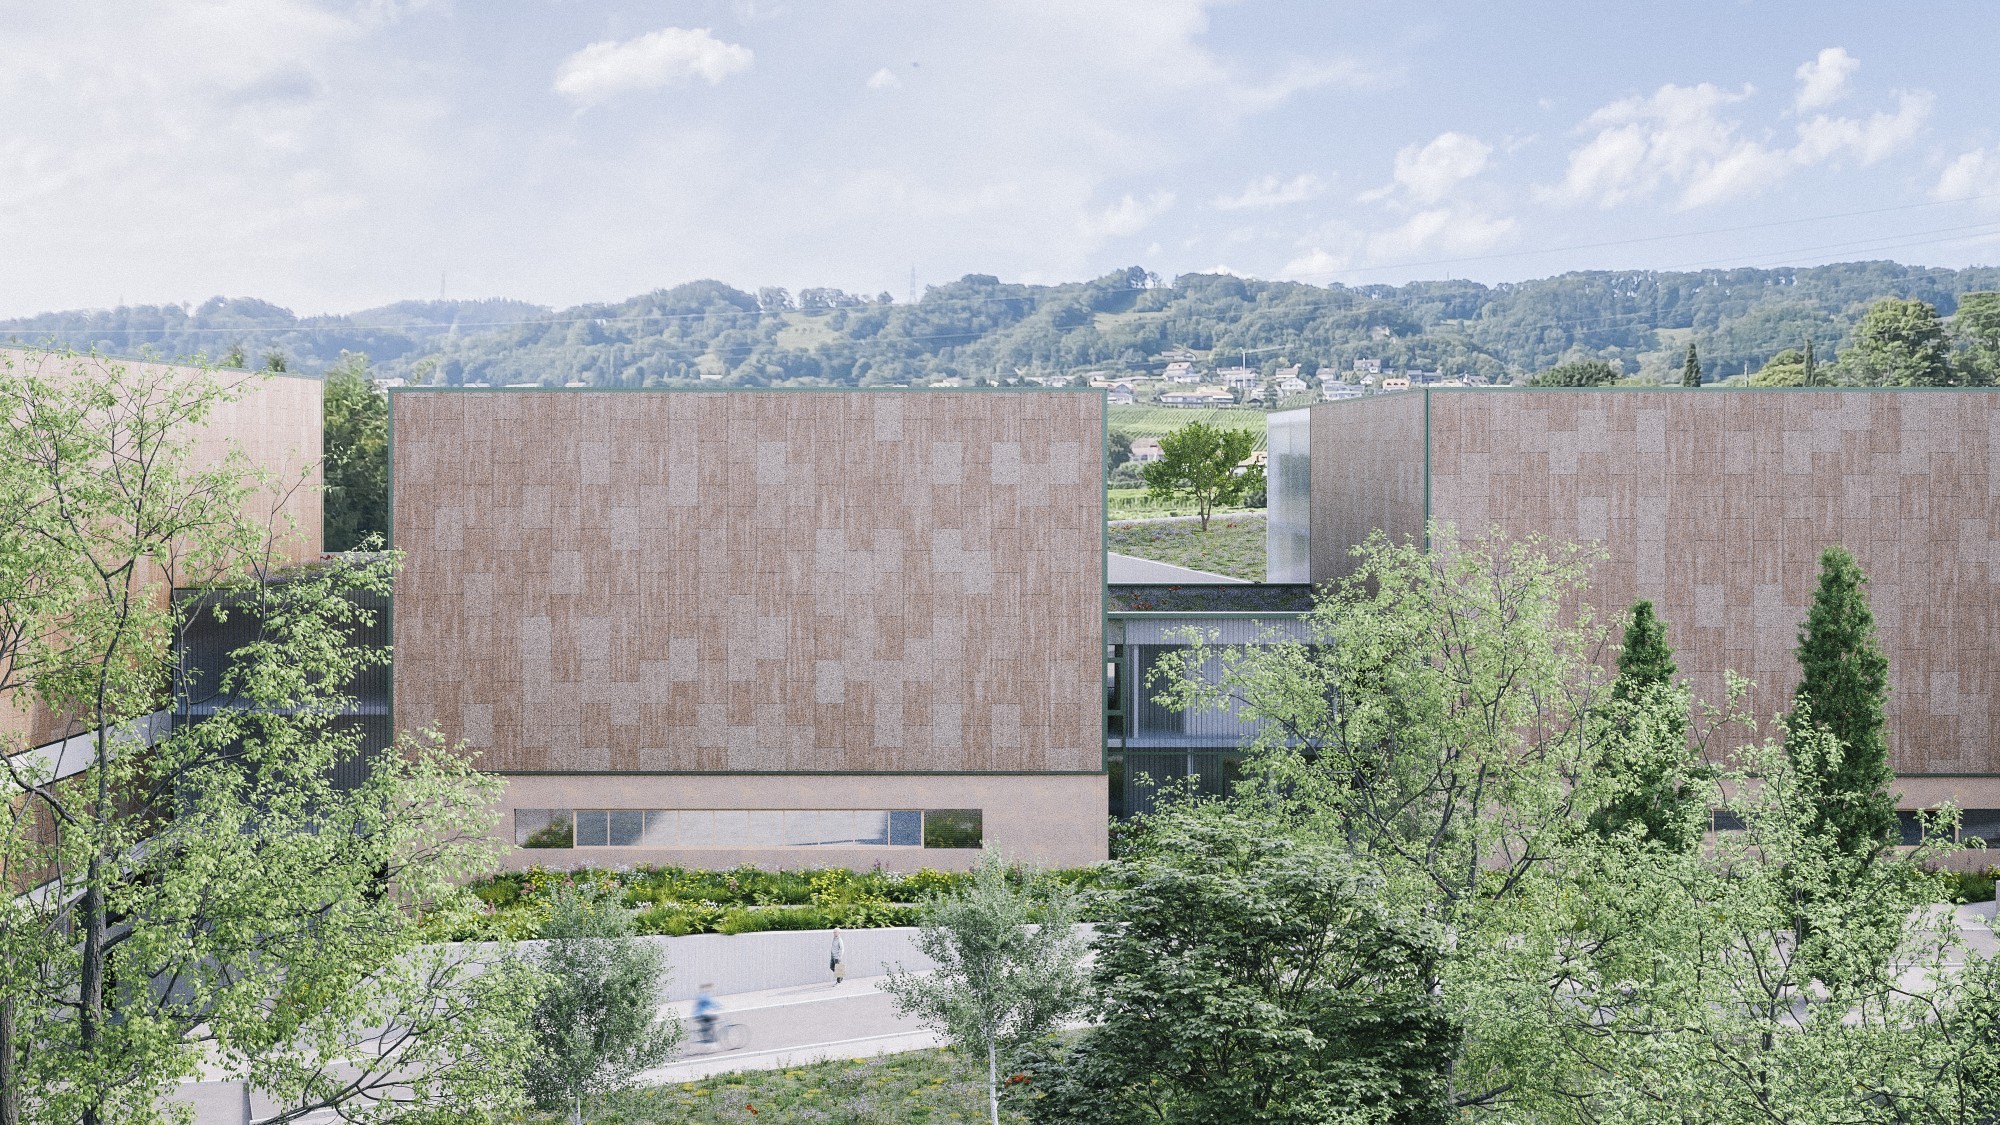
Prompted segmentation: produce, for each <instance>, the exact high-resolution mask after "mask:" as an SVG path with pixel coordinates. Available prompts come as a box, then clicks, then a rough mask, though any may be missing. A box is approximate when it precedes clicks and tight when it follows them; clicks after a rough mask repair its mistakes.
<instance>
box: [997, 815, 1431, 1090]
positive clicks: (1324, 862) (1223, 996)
mask: <svg viewBox="0 0 2000 1125" xmlns="http://www.w3.org/2000/svg"><path fill="white" fill-rule="evenodd" d="M1147 828H1148V832H1147V836H1146V838H1145V841H1144V842H1143V844H1141V845H1140V848H1139V851H1138V853H1137V854H1136V855H1134V856H1132V857H1131V858H1129V859H1127V860H1125V861H1124V862H1121V863H1119V864H1118V865H1117V866H1116V867H1115V868H1114V869H1113V870H1112V872H1111V874H1110V877H1109V879H1108V881H1107V885H1106V888H1105V894H1106V896H1107V900H1106V906H1105V909H1106V911H1107V915H1108V916H1107V917H1106V918H1105V920H1104V921H1103V922H1101V923H1100V927H1101V928H1100V930H1099V937H1098V940H1097V957H1096V962H1095V965H1094V966H1093V968H1092V979H1093V980H1094V982H1095V984H1096V990H1097V994H1098V1005H1099V1015H1100V1021H1099V1022H1098V1023H1097V1024H1096V1025H1095V1026H1094V1027H1092V1028H1091V1029H1090V1030H1089V1031H1088V1032H1086V1033H1085V1034H1084V1035H1083V1037H1082V1039H1080V1040H1079V1041H1078V1042H1077V1043H1076V1044H1075V1045H1074V1046H1073V1047H1072V1048H1071V1049H1069V1050H1068V1051H1067V1052H1065V1053H1063V1054H1062V1055H1061V1056H1059V1057H1057V1058H1054V1059H1051V1060H1049V1061H1047V1062H1045V1063H1043V1064H1042V1065H1040V1066H1037V1067H1035V1068H1034V1069H1033V1070H1031V1071H1030V1074H1031V1078H1032V1081H1031V1086H1033V1087H1034V1088H1035V1089H1036V1091H1037V1094H1038V1099H1037V1100H1036V1101H1034V1102H1032V1103H1030V1104H1029V1105H1028V1107H1027V1109H1028V1112H1029V1115H1030V1116H1031V1118H1033V1119H1034V1120H1037V1121H1045V1122H1052V1123H1055V1122H1060V1123H1065V1125H1067V1123H1076V1125H1082V1123H1085V1122H1090V1123H1093V1125H1097V1123H1103V1125H1122V1123H1128V1122H1129V1123H1134V1125H1136V1123H1138V1122H1183V1121H1184V1122H1196V1121H1214V1122H1223V1121H1228V1122H1273V1123H1275V1122H1322V1121H1382V1122H1406V1123H1410V1125H1419V1123H1426V1122H1438V1123H1442V1122H1445V1121H1449V1120H1453V1119H1454V1117H1455V1111H1454V1110H1453V1109H1452V1108H1451V1106H1450V1102H1449V1099H1448V1097H1447V1085H1446V1081H1445V1075H1446V1072H1447V1067H1448V1064H1449V1062H1450V1060H1451V1058H1452V1056H1453V1054H1454V1051H1455V1048H1456V1046H1457V1038H1458V1034H1457V1030H1456V1028H1455V1027H1454V1026H1453V1025H1452V1022H1451V1020H1450V1019H1449V1018H1448V1017H1447V1016H1446V1014H1445V1012H1444V1009H1443V1006H1442V1005H1441V1004H1440V1003H1439V1001H1438V1000H1437V998H1436V997H1434V996H1433V995H1432V994H1431V993H1430V991H1429V989H1428V988H1427V987H1426V983H1425V981H1426V973H1425V968H1424V967H1425V965H1426V964H1427V963H1429V962H1431V961H1433V960H1435V959H1437V958H1438V957H1439V956H1440V955H1441V953H1440V950H1439V946H1438V933H1437V931H1436V930H1435V929H1434V928H1432V927H1430V926H1428V925H1427V924H1425V923H1423V922H1422V921H1420V920H1419V919H1417V918H1414V917H1411V916H1408V915H1406V914H1403V913H1401V912H1399V911H1398V910H1397V909H1395V908H1393V907H1392V906H1390V905H1389V902H1390V898H1389V895H1388V894H1387V893H1386V888H1385V886H1384V884H1383V882H1382V880H1381V879H1379V878H1378V877H1375V876H1372V875H1369V874H1365V873H1363V872H1361V871H1360V870H1357V869H1356V867H1355V865H1354V864H1353V863H1352V862H1351V857H1350V856H1348V855H1347V854H1346V853H1345V851H1344V849H1341V848H1339V847H1335V846H1329V845H1326V844H1317V843H1306V842H1301V841H1299V840H1297V839H1294V838H1292V836H1291V835H1290V834H1288V833H1287V832H1286V831H1285V829H1284V826H1283V825H1282V824H1280V823H1278V822H1277V821H1275V820H1273V819H1272V818H1270V817H1269V816H1267V815H1264V814H1262V813H1261V812H1260V811H1259V810H1257V809H1255V808H1252V807H1248V806H1244V805H1238V804H1233V803H1231V804H1223V803H1217V804H1210V805H1206V806H1202V805H1192V806H1187V805H1184V806H1180V807H1176V808H1172V809H1169V810H1166V811H1163V812H1161V813H1157V814H1155V815H1154V816H1152V817H1149V818H1148V823H1147Z"/></svg>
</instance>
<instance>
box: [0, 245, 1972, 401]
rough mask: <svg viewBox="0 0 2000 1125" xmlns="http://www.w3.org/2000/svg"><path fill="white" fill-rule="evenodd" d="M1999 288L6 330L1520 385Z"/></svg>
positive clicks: (732, 293) (1114, 295) (1732, 353)
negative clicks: (1266, 361) (1264, 372)
mask: <svg viewBox="0 0 2000 1125" xmlns="http://www.w3.org/2000/svg"><path fill="white" fill-rule="evenodd" d="M1135 278H1136V279H1137V280H1136V281H1135ZM1994 289H2000V270H1995V269H1991V268H1978V269H1967V270H1947V269H1934V268H1928V267H1917V266H1902V265H1898V264H1896V263H1893V262H1879V261H1878V262H1846V263H1837V264H1833V265H1825V266H1813V267H1808V268H1802V269H1794V268H1783V269H1770V270H1761V269H1728V270H1702V271H1698V272H1685V273H1663V272H1655V271H1649V270H1621V271H1593V272H1586V273H1571V274H1564V275H1560V276H1556V277H1549V278H1541V279H1537V280H1530V281H1522V282H1514V283H1509V284H1507V285H1500V286H1487V285H1481V284H1478V283H1475V282H1470V281H1420V282H1412V283H1410V284H1407V285H1401V286H1387V285H1368V286H1361V287H1355V288H1350V287H1347V286H1342V285H1334V286H1327V287H1320V286H1314V285H1304V284H1299V283H1296V282H1287V281H1259V280H1255V279H1248V278H1235V277H1225V276H1218V275H1214V274H1185V275H1182V276H1181V277H1178V278H1175V279H1173V281H1172V284H1171V285H1160V284H1157V279H1151V280H1149V279H1147V277H1146V275H1145V271H1144V270H1138V269H1136V267H1135V268H1132V269H1120V270H1114V271H1111V272H1110V273H1107V274H1106V275H1104V276H1103V277H1099V278H1096V279H1094V280H1090V281H1081V282H1071V283H1064V284H1057V285H1014V284H1007V283H1003V282H1001V281H1000V280H999V279H997V278H995V277H991V276H988V275H981V274H969V275H967V276H965V277H962V278H960V279H959V280H957V281H953V282H949V283H947V284H944V285H937V286H932V287H931V288H930V289H929V290H928V291H926V292H925V293H924V294H923V296H922V299H921V300H919V301H917V302H915V303H903V304H894V303H890V302H887V301H883V300H881V299H879V298H876V299H867V298H858V297H854V296H852V295H848V294H839V295H838V297H837V298H835V297H833V296H831V295H829V294H826V293H821V294H819V295H818V296H817V297H816V298H815V300H816V301H818V303H819V305H820V306H821V309H822V310H823V311H813V312H806V311H801V308H800V307H798V302H794V306H795V307H793V308H789V309H788V308H784V307H782V306H780V305H775V304H767V303H766V302H763V301H760V300H759V296H758V294H757V293H754V292H744V291H741V290H737V289H734V288H732V287H730V286H727V285H723V284H721V283H720V282H715V281H698V282H692V283H689V284H686V285H679V286H675V287H673V288H671V289H661V290H656V291H654V292H650V293H645V294H641V295H638V296H634V297H632V298H629V299H627V300H623V301H616V302H609V303H601V304H588V305H580V306H576V307H574V308H568V309H562V310H555V309H549V308H544V307H540V306H536V305H530V304H526V303H523V302H519V301H501V300H494V301H402V302H397V303H396V304H393V305H387V306H383V307H381V308H377V309H369V310H365V311H362V312H358V313H353V314H350V315H347V316H326V317H299V316H295V315H293V314H292V313H291V312H290V311H288V310H286V309H282V308H279V307H277V306H275V305H271V304H268V303H266V302H263V301H257V300H254V299H248V298H233V299H224V298H216V299H214V300H211V301H208V302H206V303H204V304H202V305H200V306H199V307H197V308H195V309H192V310H187V309H183V308H181V307H180V306H178V305H159V306H135V307H121V308H118V309H114V310H98V311H90V312H71V313H48V314H43V315H40V316H33V317H23V318H17V319H14V320H9V321H0V335H7V336H11V337H13V338H15V339H19V340H56V341H66V342H68V343H70V344H71V345H73V346H76V347H93V346H94V347H98V348H101V349H103V350H107V351H113V352H116V353H119V354H124V355H139V354H141V352H142V351H143V350H150V351H152V352H153V353H156V354H161V355H194V354H197V353H199V352H201V351H202V350H203V349H205V348H208V347H212V346H213V341H215V340H217V339H233V340H240V341H242V342H244V344H245V345H246V346H249V347H253V348H257V349H263V348H268V347H281V348H283V349H284V350H285V352H286V354H287V355H288V356H289V362H290V365H291V366H292V368H293V369H294V370H297V371H305V372H318V371H323V370H325V369H326V368H327V367H329V366H331V365H333V364H334V363H336V362H337V361H338V357H339V354H340V353H341V352H342V351H350V352H356V353H366V354H367V355H369V356H371V357H372V358H373V359H374V361H375V363H376V365H377V368H378V370H379V371H380V372H381V373H383V374H387V375H400V376H405V377H409V376H414V375H417V374H418V373H419V372H422V371H430V372H434V373H435V380H434V381H436V382H442V383H447V384H458V383H469V382H474V381H484V382H488V383H491V384H493V385H495V386H499V385H504V384H507V383H515V382H543V383H547V384H549V385H554V386H561V385H563V384H564V383H566V382H568V381H570V380H573V379H574V380H581V381H583V382H586V383H589V384H591V385H593V386H600V387H626V386H661V385H676V384H679V385H695V384H697V383H698V381H699V380H700V378H701V376H702V375H703V374H707V375H710V376H715V377H719V378H720V379H721V380H722V381H723V382H724V383H725V384H728V385H736V386H780V385H783V386H882V385H892V384H921V383H926V382H929V381H931V380H934V379H939V378H945V377H953V376H956V377H960V378H964V379H967V380H970V379H973V378H979V377H989V378H990V377H991V376H992V375H993V374H994V373H995V372H1012V371H1016V370H1020V371H1023V372H1029V373H1037V374H1042V373H1055V372H1064V373H1076V372H1081V371H1089V370H1100V371H1104V372H1105V373H1107V374H1110V375H1113V376H1134V375H1139V374H1143V373H1146V372H1148V371H1152V370H1157V361H1156V360H1155V358H1154V357H1156V356H1158V355H1159V354H1160V353H1162V352H1163V351H1165V350H1167V349H1169V348H1173V347H1186V348H1191V349H1193V350H1195V351H1196V352H1197V353H1206V354H1207V355H1208V356H1210V358H1211V360H1212V361H1221V360H1223V359H1226V358H1229V357H1232V356H1233V355H1234V354H1235V353H1236V350H1237V349H1246V348H1247V349H1252V350H1255V351H1263V352H1265V353H1266V354H1267V355H1272V356H1276V355H1284V356H1287V357H1289V358H1290V359H1291V360H1292V361H1294V362H1299V363H1305V364H1307V365H1309V366H1311V365H1316V364H1327V365H1331V366H1334V367H1337V368H1346V367H1347V366H1348V364H1349V363H1350V361H1352V360H1354V359H1357V358H1372V359H1378V360H1381V361H1382V362H1383V364H1385V365H1386V366H1389V367H1391V368H1394V369H1402V368H1410V367H1414V368H1421V369H1431V368H1442V369H1444V370H1447V371H1451V372H1454V373H1459V372H1465V373H1471V374H1478V375H1483V376H1486V377H1488V378H1491V379H1494V380H1496V381H1498V382H1508V381H1511V380H1513V379H1514V378H1515V377H1516V376H1519V375H1524V374H1528V373H1532V372H1537V371H1542V370H1544V369H1546V368H1548V367H1550V366H1552V365H1554V364H1557V363H1560V362H1563V360H1564V359H1565V358H1566V357H1567V356H1570V355H1574V354H1579V353H1581V354H1588V355H1591V356H1595V357H1599V358H1602V359H1605V360H1608V361H1610V362H1613V363H1615V364H1617V365H1618V366H1619V367H1621V368H1622V369H1626V370H1631V369H1633V368H1634V367H1635V366H1636V365H1638V364H1639V363H1640V362H1641V361H1642V360H1647V359H1653V360H1655V361H1657V362H1660V363H1662V364H1663V365H1664V364H1667V363H1671V362H1672V361H1673V360H1674V359H1676V358H1678V357H1679V353H1680V352H1681V351H1682V350H1684V348H1685V346H1686V345H1687V344H1688V343H1690V342H1698V343H1699V344H1700V347H1701V351H1702V354H1703V355H1704V356H1705V357H1707V359H1708V361H1709V365H1710V367H1711V369H1712V370H1711V374H1713V372H1714V371H1719V370H1723V369H1725V368H1726V369H1727V370H1729V371H1737V370H1744V369H1746V365H1747V369H1749V370H1755V369H1756V368H1757V367H1759V366H1761V365H1762V364H1763V362H1764V361H1765V360H1766V359H1768V358H1769V357H1770V356H1772V355H1773V354H1775V353H1777V352H1778V351H1781V350H1783V349H1784V348H1788V347H1797V346H1798V345H1799V343H1800V341H1801V340H1802V339H1806V338H1810V339H1812V340H1813V341H1814V342H1815V343H1816V344H1817V345H1818V347H1819V349H1820V352H1821V354H1822V355H1826V356H1831V355H1832V354H1833V352H1834V351H1835V350H1836V349H1840V348H1844V347H1845V346H1846V344H1847V342H1848V341H1847V337H1848V335H1849V334H1850V332H1851V330H1852V329H1853V326H1854V324H1855V322H1856V320H1857V319H1858V318H1859V314H1860V310H1862V309H1864V308H1865V307H1866V306H1867V305H1868V304H1869V303H1870V302H1873V301H1875V300H1878V299H1880V298H1882V297H1884V296H1887V295H1891V294H1893V295H1896V296H1899V297H1908V298H1914V299H1918V300H1923V301H1926V302H1929V303H1930V304H1931V305H1932V306H1934V307H1936V308H1938V309H1940V310H1945V311H1949V310H1951V309H1952V308H1954V307H1955V305H1956V303H1957V301H1958V298H1959V295H1960V294H1964V293H1969V292H1973V291H1983V290H1994ZM798 296H799V297H801V298H803V297H804V293H800V294H799V295H798ZM486 325H492V326H494V327H482V326H486ZM219 333H223V334H226V335H218V334H219ZM711 385H712V384H711ZM1231 413H1237V414H1243V415H1245V416H1247V417H1256V418H1261V415H1259V414H1258V413H1257V412H1253V411H1235V412H1231ZM1259 424H1261V422H1260V423H1259Z"/></svg>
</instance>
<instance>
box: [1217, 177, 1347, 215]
mask: <svg viewBox="0 0 2000 1125" xmlns="http://www.w3.org/2000/svg"><path fill="white" fill-rule="evenodd" d="M1325 190H1326V185H1325V184H1324V183H1323V182H1322V181H1321V180H1320V178H1319V177H1318V176H1315V175H1313V174H1312V173H1311V172H1306V173H1303V174H1301V175H1297V176H1293V177H1292V178H1291V179H1289V180H1280V179H1279V178H1278V177H1276V176H1264V177H1261V178H1259V179H1255V180H1252V181H1250V182H1249V183H1248V184H1246V185H1244V188H1243V190H1242V191H1240V192H1238V193H1236V194H1235V195H1225V196H1218V197H1217V198H1216V200H1215V208H1216V210H1218V211H1241V210H1245V209H1248V208H1268V207H1284V206H1286V205H1288V204H1292V203H1304V202H1305V201H1306V200H1308V199H1311V198H1313V197H1314V196H1316V195H1318V194H1320V193H1321V192H1323V191H1325Z"/></svg>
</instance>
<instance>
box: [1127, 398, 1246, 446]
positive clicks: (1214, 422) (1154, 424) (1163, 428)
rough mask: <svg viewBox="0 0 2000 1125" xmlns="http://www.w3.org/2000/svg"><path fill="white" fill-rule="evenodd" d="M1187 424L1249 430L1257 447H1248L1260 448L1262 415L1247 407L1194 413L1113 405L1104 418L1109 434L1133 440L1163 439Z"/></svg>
mask: <svg viewBox="0 0 2000 1125" xmlns="http://www.w3.org/2000/svg"><path fill="white" fill-rule="evenodd" d="M1189 422H1206V423H1208V424H1209V425H1211V426H1219V427H1225V428H1228V429H1233V430H1249V431H1250V432H1251V433H1254V434H1256V435H1257V444H1256V445H1255V446H1253V447H1252V448H1255V449H1262V448H1264V422H1265V416H1264V412H1263V411H1262V410H1256V409H1252V408H1249V407H1240V406H1239V407H1229V408H1224V409H1219V410H1194V409H1190V408H1187V407H1181V406H1113V407H1111V408H1110V413H1109V414H1108V415H1106V418H1105V424H1106V425H1107V426H1109V427H1110V429H1111V432H1112V433H1114V434H1129V435H1131V436H1132V437H1135V438H1141V437H1152V438H1156V437H1165V436H1166V435H1168V434H1170V433H1172V432H1174V431H1175V430H1178V429H1180V428H1181V427H1182V426H1185V425H1187V424H1188V423H1189Z"/></svg>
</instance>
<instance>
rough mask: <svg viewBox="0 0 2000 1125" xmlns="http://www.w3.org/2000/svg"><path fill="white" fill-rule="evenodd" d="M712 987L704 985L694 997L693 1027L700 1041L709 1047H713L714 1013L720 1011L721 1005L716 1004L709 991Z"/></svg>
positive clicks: (713, 996)
mask: <svg viewBox="0 0 2000 1125" xmlns="http://www.w3.org/2000/svg"><path fill="white" fill-rule="evenodd" d="M714 987H715V986H714V985H712V984H704V985H702V986H701V991H699V992H697V993H695V997H694V1026H695V1029H696V1030H697V1031H698V1032H699V1033H700V1035H701V1041H702V1042H703V1043H706V1044H708V1045H709V1046H714V1045H715V1020H716V1013H718V1012H720V1011H722V1005H721V1004H718V1003H716V1000H715V995H714V994H713V992H711V991H710V990H711V989H713V988H714Z"/></svg>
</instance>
